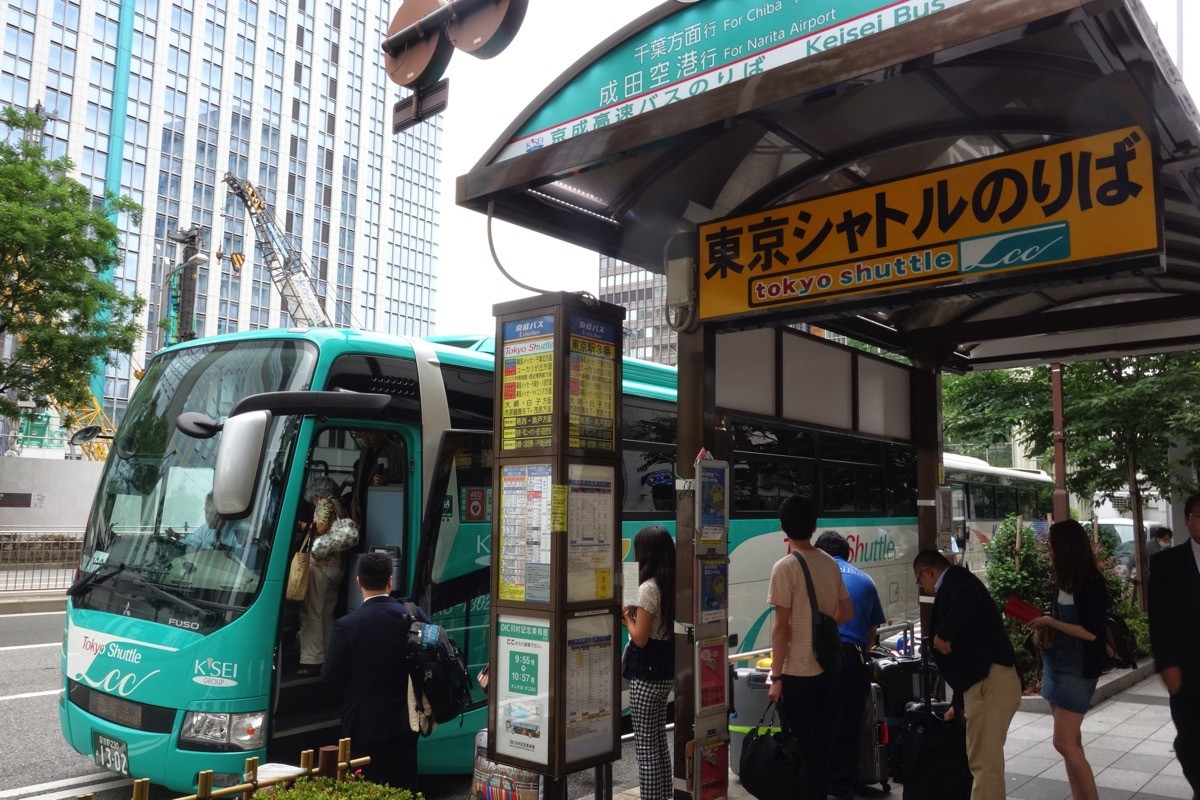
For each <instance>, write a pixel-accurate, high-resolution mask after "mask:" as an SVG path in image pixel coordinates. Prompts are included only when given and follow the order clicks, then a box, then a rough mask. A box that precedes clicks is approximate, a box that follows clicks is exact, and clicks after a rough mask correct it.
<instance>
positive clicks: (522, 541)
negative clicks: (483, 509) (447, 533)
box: [498, 464, 554, 603]
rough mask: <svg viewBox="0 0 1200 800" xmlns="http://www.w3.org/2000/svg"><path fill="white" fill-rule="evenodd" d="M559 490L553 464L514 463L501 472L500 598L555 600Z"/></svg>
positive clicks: (535, 601)
mask: <svg viewBox="0 0 1200 800" xmlns="http://www.w3.org/2000/svg"><path fill="white" fill-rule="evenodd" d="M553 498H554V491H553V487H552V485H551V468H550V465H549V464H511V465H508V466H506V467H503V468H502V470H501V475H500V548H499V572H500V574H499V579H498V581H499V593H500V599H501V600H512V601H515V602H528V603H549V602H550V542H551V538H552V537H551V531H552V520H553Z"/></svg>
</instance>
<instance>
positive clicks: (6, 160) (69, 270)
mask: <svg viewBox="0 0 1200 800" xmlns="http://www.w3.org/2000/svg"><path fill="white" fill-rule="evenodd" d="M41 124H42V123H41V121H40V120H39V119H38V118H37V117H36V116H34V115H32V114H26V113H22V112H19V111H16V110H14V109H11V108H6V109H3V110H0V135H3V134H6V135H5V136H4V139H3V141H0V270H2V272H0V340H3V339H4V337H5V336H11V337H13V339H12V341H13V352H12V357H11V358H10V359H8V360H0V417H6V418H9V419H16V418H18V417H19V416H21V413H22V412H21V409H20V407H19V406H18V402H20V401H28V402H31V403H33V404H35V405H39V406H44V405H46V402H47V400H46V399H47V398H48V397H50V396H53V397H54V398H55V400H56V402H57V403H58V405H59V406H60V407H67V408H77V407H82V406H86V405H89V404H90V403H91V396H92V395H91V389H90V381H91V376H92V373H93V372H94V371H95V369H96V367H97V365H98V364H100V363H109V364H112V363H115V360H116V358H117V356H118V354H121V353H124V354H129V353H132V352H133V348H134V347H135V346H136V345H137V343H138V342H139V341H140V339H141V336H142V332H143V331H142V327H141V326H140V325H138V324H137V323H136V322H135V320H136V319H137V317H138V315H139V314H140V312H141V310H142V308H143V306H144V301H143V300H142V299H141V298H140V297H138V296H136V295H135V296H133V297H127V296H125V295H124V294H122V293H121V292H120V291H119V290H117V288H116V287H115V286H114V285H113V284H112V282H111V281H110V280H106V279H105V278H106V276H108V275H110V274H111V273H112V270H113V269H114V268H115V267H116V266H117V265H118V264H120V262H121V255H120V252H121V251H120V249H119V247H118V244H119V243H120V238H121V233H120V230H119V228H118V227H117V224H116V223H115V222H114V221H113V220H114V219H115V218H116V217H117V216H118V215H122V214H125V215H129V217H130V218H131V219H133V220H134V221H135V222H136V221H137V220H138V219H139V218H140V213H141V209H140V208H139V207H138V206H137V204H136V203H134V202H133V201H132V200H130V199H129V198H125V197H115V196H109V197H106V198H105V199H104V201H103V202H100V203H96V202H93V198H92V196H91V193H90V192H89V191H88V189H87V188H86V187H84V186H83V184H81V183H79V182H78V181H76V180H74V179H73V178H71V177H70V172H71V170H72V169H73V165H72V164H71V162H70V160H69V159H67V158H65V157H64V158H58V159H48V158H47V157H46V151H45V149H44V148H43V147H41V146H40V145H39V144H37V143H36V141H31V140H30V138H29V137H26V136H24V135H23V133H24V132H27V131H34V130H39V129H40V126H41ZM113 157H119V154H116V155H114V156H113ZM27 413H36V412H34V411H30V412H27Z"/></svg>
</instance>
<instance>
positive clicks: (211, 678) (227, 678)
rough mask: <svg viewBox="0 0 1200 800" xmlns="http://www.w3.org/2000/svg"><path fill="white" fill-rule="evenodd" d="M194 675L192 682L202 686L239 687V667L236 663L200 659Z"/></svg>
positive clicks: (197, 660) (197, 661)
mask: <svg viewBox="0 0 1200 800" xmlns="http://www.w3.org/2000/svg"><path fill="white" fill-rule="evenodd" d="M195 663H196V666H195V669H194V670H193V673H192V681H193V682H195V683H198V684H200V685H201V686H237V685H238V682H237V676H238V665H237V662H236V661H217V660H216V659H213V658H198V659H196V662H195Z"/></svg>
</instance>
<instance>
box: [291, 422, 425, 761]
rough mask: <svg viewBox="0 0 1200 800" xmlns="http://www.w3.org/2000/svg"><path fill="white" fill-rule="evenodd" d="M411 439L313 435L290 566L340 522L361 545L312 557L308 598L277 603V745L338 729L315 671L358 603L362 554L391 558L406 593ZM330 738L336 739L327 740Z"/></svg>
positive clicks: (394, 433) (404, 429) (368, 432)
mask: <svg viewBox="0 0 1200 800" xmlns="http://www.w3.org/2000/svg"><path fill="white" fill-rule="evenodd" d="M415 436H416V433H415V429H414V428H413V427H412V426H407V425H380V424H378V423H374V422H347V421H331V422H329V423H324V424H320V425H318V427H316V428H315V429H314V432H313V436H312V440H311V441H312V444H311V447H310V449H309V451H308V453H307V454H305V461H304V474H303V477H302V480H303V483H302V491H301V499H300V501H299V505H298V507H297V508H296V510H295V516H294V519H295V524H294V528H293V529H292V530H291V531H290V547H289V563H290V558H291V556H292V555H294V554H295V553H296V552H297V551H298V550H299V549H300V548H301V546H302V545H303V543H304V541H305V539H306V537H307V538H308V539H309V543H310V547H311V541H312V540H313V539H315V538H316V537H317V535H318V533H319V531H320V530H321V529H322V528H323V527H324V526H326V525H330V524H332V522H333V521H334V520H336V519H337V518H339V517H349V518H351V519H353V520H354V521H355V522H356V523H358V531H359V539H358V543H357V545H355V546H354V547H352V548H351V549H350V550H348V551H346V552H343V553H337V554H333V555H330V556H326V557H323V558H313V559H312V560H311V562H310V563H311V566H310V575H309V584H308V594H307V596H306V597H305V599H304V600H302V601H287V600H285V601H284V602H283V604H282V609H281V613H280V624H279V639H278V642H277V647H276V652H277V657H276V658H277V670H278V674H279V675H280V676H281V678H280V691H279V694H278V696H277V701H276V703H275V713H274V735H273V736H272V740H273V744H278V743H279V742H280V740H283V739H288V740H292V741H294V740H295V739H296V738H297V737H300V734H301V733H303V732H307V733H309V734H310V735H309V738H311V733H312V731H314V730H321V731H326V730H332V729H334V728H336V726H337V725H338V724H339V711H338V702H339V699H338V698H337V697H336V696H334V693H333V692H331V691H328V690H327V689H326V687H325V686H324V684H323V683H322V681H321V678H320V667H321V664H322V663H323V662H324V654H325V646H326V645H327V644H328V638H329V634H330V632H331V630H332V625H333V621H334V620H335V619H337V618H338V617H341V616H343V615H345V614H347V613H349V612H351V611H353V610H354V609H356V608H358V607H359V606H360V605H362V593H361V591H360V590H359V589H358V585H357V580H356V579H357V576H358V564H359V561H360V559H361V558H362V555H363V554H364V553H367V552H374V551H381V552H386V553H388V554H389V555H390V556H391V557H392V565H393V566H392V569H393V586H394V587H395V589H396V590H397V591H398V592H404V590H405V589H406V588H407V586H408V582H407V580H406V574H407V571H406V567H407V559H408V558H409V557H410V554H409V550H410V546H409V542H410V541H411V540H412V536H411V533H412V531H413V527H414V526H413V525H412V524H411V523H412V520H414V519H415V518H416V517H415V514H414V512H413V511H412V508H411V506H412V497H413V488H412V487H413V480H414V478H413V476H414V475H415V472H414V468H413V463H414V462H413V458H412V456H411V455H410V454H411V453H413V452H414V449H415V448H414V442H415V438H414V437H415ZM285 518H286V517H285ZM330 735H336V734H333V733H330V734H326V738H328V736H330ZM309 743H311V742H309ZM323 743H326V744H327V743H328V742H327V741H326V742H323ZM288 746H293V745H291V744H289V745H288ZM279 751H280V752H287V751H286V750H285V749H282V748H280V749H279Z"/></svg>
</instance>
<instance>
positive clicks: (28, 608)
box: [0, 589, 67, 616]
mask: <svg viewBox="0 0 1200 800" xmlns="http://www.w3.org/2000/svg"><path fill="white" fill-rule="evenodd" d="M66 610H67V591H66V589H60V590H57V591H54V592H30V593H27V594H15V593H14V594H11V595H9V594H7V593H0V616H5V615H8V614H36V613H44V612H47V611H66Z"/></svg>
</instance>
